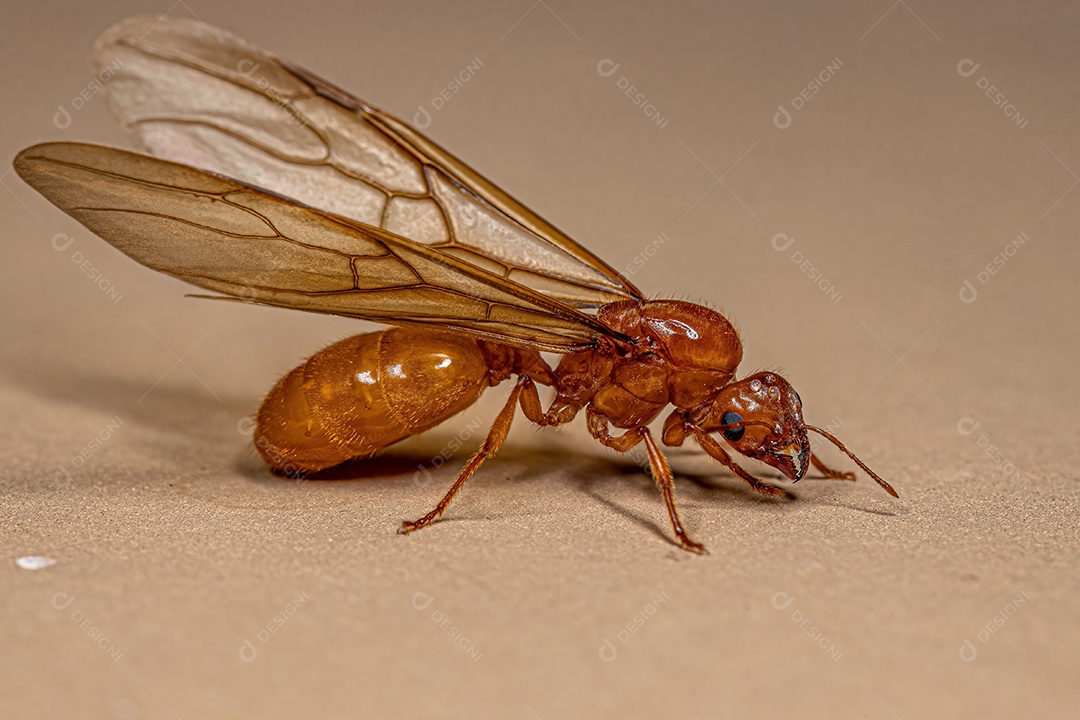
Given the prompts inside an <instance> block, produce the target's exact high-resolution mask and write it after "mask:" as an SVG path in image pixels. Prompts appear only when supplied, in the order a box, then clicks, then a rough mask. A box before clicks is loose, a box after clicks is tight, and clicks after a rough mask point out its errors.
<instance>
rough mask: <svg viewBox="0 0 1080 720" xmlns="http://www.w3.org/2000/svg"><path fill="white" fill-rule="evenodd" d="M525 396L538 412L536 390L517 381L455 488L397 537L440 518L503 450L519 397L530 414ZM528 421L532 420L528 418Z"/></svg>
mask: <svg viewBox="0 0 1080 720" xmlns="http://www.w3.org/2000/svg"><path fill="white" fill-rule="evenodd" d="M523 390H524V391H525V392H526V396H527V395H528V393H529V391H530V390H531V391H532V395H533V396H534V397H535V398H536V407H537V408H539V405H540V399H539V396H537V394H536V386H535V385H534V384H533V382H532V380H531V379H530V378H529V376H528V375H522V376H520V377H519V378H518V380H517V382H516V383H515V384H514V389H513V390H511V391H510V397H509V398H508V399H507V401H506V405H504V406H503V409H502V410H500V411H499V415H498V416H497V417H496V418H495V422H493V423H492V424H491V429H490V430H488V434H487V437H486V438H484V444H483V445H481V446H480V449H479V450H477V451H476V454H475V455H473V456H472V457H471V458H470V459H469V462H467V463H465V467H463V468H462V469H461V472H460V473H459V474H458V476H457V479H456V480H454V484H453V485H451V486H450V489H449V490H447V491H446V494H445V495H443V497H442V500H440V501H439V503H438V504H437V505H436V506H435V509H434V510H432V511H431V512H429V513H428V514H427V515H425V516H423V517H422V518H419V519H417V520H405V521H403V522H402V523H401V529H400V530H398V532H400V533H403V534H404V533H410V532H412V531H413V530H419V529H420V528H422V527H426V526H428V525H430V524H431V523H433V522H434V521H435V520H438V519H439V518H440V517H442V515H443V513H444V512H446V509H447V508H448V507H450V503H452V502H453V501H454V497H455V496H456V495H457V494H458V493H459V492H460V491H461V488H463V487H465V483H466V481H468V479H469V478H470V477H472V475H473V473H475V472H476V471H477V470H478V469H479V468H480V466H481V465H482V464H483V463H484V461H485V460H487V459H488V458H489V457H491V456H492V455H494V454H495V453H497V452H499V448H501V447H502V444H503V442H504V441H505V440H506V434H507V433H508V432H510V423H511V422H512V421H513V419H514V410H515V409H516V406H517V404H518V399H519V397H520V398H521V399H522V403H521V404H522V409H523V410H525V414H526V416H528V415H529V413H530V412H532V409H531V404H532V403H531V401H529V405H530V407H528V408H526V401H525V399H524V397H525V396H522V395H521V393H522V391H523ZM530 419H531V418H530Z"/></svg>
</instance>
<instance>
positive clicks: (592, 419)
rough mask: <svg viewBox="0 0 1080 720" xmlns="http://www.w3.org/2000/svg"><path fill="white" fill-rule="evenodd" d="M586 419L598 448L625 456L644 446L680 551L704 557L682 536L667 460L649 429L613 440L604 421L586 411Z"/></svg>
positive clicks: (698, 546)
mask: <svg viewBox="0 0 1080 720" xmlns="http://www.w3.org/2000/svg"><path fill="white" fill-rule="evenodd" d="M586 418H587V419H588V425H589V433H590V434H591V435H592V436H593V437H594V438H596V439H597V440H599V441H600V444H602V445H604V446H605V447H609V448H611V449H612V450H615V451H617V452H626V451H628V450H630V449H631V448H632V447H634V446H635V445H637V444H638V443H639V442H642V441H644V442H645V450H646V452H648V454H649V468H650V470H651V472H652V476H653V480H655V481H656V486H657V487H658V488H660V495H661V496H662V497H663V498H664V507H665V508H667V512H668V518H669V519H670V520H671V529H672V530H673V531H674V532H675V537H676V538H678V540H679V543H680V544H681V545H682V546H683V549H684V550H689V551H690V552H696V553H700V554H702V555H708V554H709V551H708V550H706V549H705V546H704V545H702V544H701V543H699V542H695V541H693V540H691V539H690V536H689V535H687V534H686V530H684V529H683V526H682V521H681V520H680V519H679V511H678V508H676V507H675V476H674V475H673V474H672V472H671V466H670V465H668V461H667V458H665V457H664V454H663V453H662V452H660V448H659V447H657V445H656V441H655V440H653V436H652V434H651V433H649V428H647V427H645V426H644V425H642V426H641V427H637V428H634V429H633V430H627V431H626V432H624V433H623V434H622V435H618V436H615V437H613V436H612V435H611V434H610V433H609V432H608V426H607V419H606V418H604V417H603V416H601V415H598V414H596V413H594V412H592V411H591V409H590V410H588V411H586Z"/></svg>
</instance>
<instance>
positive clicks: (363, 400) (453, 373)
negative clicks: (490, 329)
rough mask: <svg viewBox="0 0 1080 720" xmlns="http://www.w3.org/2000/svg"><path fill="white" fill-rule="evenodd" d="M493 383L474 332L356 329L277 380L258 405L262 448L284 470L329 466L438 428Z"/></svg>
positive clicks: (258, 434)
mask: <svg viewBox="0 0 1080 720" xmlns="http://www.w3.org/2000/svg"><path fill="white" fill-rule="evenodd" d="M486 387H488V365H487V362H486V361H485V359H484V356H483V354H482V353H481V352H480V349H479V347H478V346H477V343H476V341H475V340H473V339H471V338H469V337H467V336H462V335H456V334H451V333H444V332H438V331H431V330H420V329H411V328H392V329H389V330H383V331H381V332H374V333H368V334H366V335H355V336H353V337H350V338H346V339H345V340H342V341H340V342H338V343H335V344H333V345H331V346H329V347H327V348H325V349H323V350H321V351H320V352H318V353H317V354H315V355H313V356H312V357H311V358H310V359H309V360H308V361H307V362H305V363H304V364H302V365H300V366H299V367H297V368H295V369H293V370H292V372H290V373H289V374H288V375H286V376H285V377H283V378H282V379H281V380H279V381H278V383H277V385H275V386H274V389H273V390H271V391H270V394H269V395H267V396H266V399H265V400H264V401H263V404H262V407H260V408H259V414H258V425H257V427H256V431H255V447H256V448H257V449H258V451H259V454H260V455H262V457H263V459H265V460H266V462H267V463H268V464H269V465H270V466H271V467H272V468H274V469H275V470H277V471H278V472H282V473H285V474H290V475H291V474H296V473H304V472H313V471H317V470H323V469H325V468H329V467H333V466H334V465H338V464H340V463H342V462H345V461H347V460H352V459H355V458H362V457H367V456H370V455H372V454H374V453H376V452H378V451H379V450H382V449H383V448H385V447H388V446H389V445H392V444H394V443H396V442H398V441H399V440H403V439H405V438H407V437H409V436H411V435H416V434H418V433H421V432H424V431H425V430H428V429H430V428H432V427H434V426H435V425H438V424H439V423H441V422H443V421H444V420H446V419H447V418H449V417H450V416H452V415H454V414H456V413H458V412H460V411H461V410H464V409H465V408H466V407H468V406H469V405H471V404H472V403H473V402H475V401H476V399H477V398H478V397H479V396H480V394H481V393H482V392H483V391H484V388H486Z"/></svg>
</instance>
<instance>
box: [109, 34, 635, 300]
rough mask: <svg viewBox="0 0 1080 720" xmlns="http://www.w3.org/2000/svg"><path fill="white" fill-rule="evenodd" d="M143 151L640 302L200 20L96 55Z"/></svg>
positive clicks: (485, 189)
mask: <svg viewBox="0 0 1080 720" xmlns="http://www.w3.org/2000/svg"><path fill="white" fill-rule="evenodd" d="M94 55H95V63H96V66H97V71H98V74H99V77H101V78H107V80H106V81H105V82H104V84H103V87H104V92H105V94H106V97H107V99H108V103H109V105H110V107H111V108H112V110H113V112H114V113H115V114H116V115H117V117H118V118H119V119H120V121H121V123H122V124H123V125H124V127H125V128H126V129H127V130H128V131H129V132H130V133H131V134H132V135H133V136H134V140H135V142H136V143H137V144H138V145H139V147H140V148H142V149H144V150H146V151H148V152H150V153H151V154H153V155H157V156H158V157H163V158H167V159H169V160H174V161H177V162H183V163H186V164H189V165H193V166H195V167H201V168H205V169H208V170H211V171H213V172H216V173H220V174H222V175H226V176H228V177H234V178H238V179H240V180H242V181H243V182H245V183H249V184H251V185H254V186H257V187H261V188H266V189H268V190H272V191H273V192H276V193H280V194H282V195H285V196H287V197H292V198H295V199H297V200H299V201H300V202H302V203H304V204H306V205H310V206H311V207H316V208H321V209H323V210H327V211H329V212H331V213H334V214H336V215H341V216H344V217H348V218H351V219H353V220H358V221H360V222H362V223H365V224H367V225H371V226H375V227H380V228H383V229H384V230H388V231H390V232H393V233H395V234H398V235H403V236H405V237H408V238H410V239H411V240H414V241H416V242H418V243H422V244H425V245H427V246H429V247H433V248H437V249H438V250H440V251H441V252H444V253H447V254H450V255H453V256H455V257H457V258H460V259H462V260H465V261H467V262H469V263H472V264H475V265H477V266H479V267H482V268H485V269H487V270H490V271H491V272H493V273H496V274H498V275H501V276H502V277H504V278H506V279H509V280H513V281H515V282H518V283H521V284H523V285H526V286H528V287H531V288H533V289H535V290H538V291H540V292H543V293H544V294H546V295H548V296H549V297H553V298H557V299H559V300H562V301H563V302H566V303H569V304H571V305H575V306H578V307H596V306H598V305H602V304H604V303H608V302H613V301H616V300H624V299H627V298H640V297H641V293H640V292H639V291H638V290H637V288H635V287H634V286H633V285H632V284H631V283H630V282H629V281H628V280H626V279H625V278H624V277H622V276H621V275H620V274H619V273H618V272H617V271H615V270H614V269H613V268H611V267H610V266H609V265H607V264H606V263H604V262H603V261H601V260H600V259H599V258H597V257H596V256H595V255H593V254H592V253H590V252H589V251H588V250H586V249H585V248H583V247H581V246H580V245H578V244H577V243H576V242H574V241H573V240H571V239H570V238H569V237H567V236H566V235H565V234H563V233H562V232H560V231H559V230H558V229H556V228H555V227H554V226H552V225H551V224H550V223H548V222H546V221H545V220H543V219H542V218H540V217H539V216H538V215H536V214H535V213H533V212H532V211H531V210H529V209H528V208H526V207H525V206H523V205H521V204H520V203H518V202H517V201H516V200H514V199H513V198H511V197H510V196H509V195H507V194H506V193H504V192H503V191H501V190H500V189H499V188H497V187H496V186H494V185H493V184H492V183H490V182H489V181H487V180H486V179H484V178H483V177H481V176H480V175H479V174H478V173H476V172H475V171H474V170H472V169H471V168H469V167H468V166H467V165H465V164H464V163H463V162H461V161H460V160H458V159H457V158H455V157H454V156H452V155H450V154H449V153H448V152H446V151H445V150H443V149H442V148H440V147H439V146H438V145H436V144H435V143H433V142H432V141H431V140H429V139H428V138H426V137H425V136H424V135H422V134H421V133H420V132H418V131H417V130H416V129H414V128H413V127H411V126H409V125H408V124H406V123H404V122H402V121H401V120H398V119H397V118H395V117H393V116H391V115H389V114H387V113H385V112H383V111H382V110H379V109H377V108H374V107H372V106H371V105H369V104H367V103H365V102H363V101H362V100H359V99H357V98H355V97H352V96H351V95H349V94H348V93H346V92H344V91H343V90H340V89H338V88H336V87H334V86H333V85H331V84H329V83H327V82H325V81H323V80H321V79H319V78H318V77H316V76H314V75H312V74H311V73H309V72H307V71H305V70H302V69H301V68H299V67H296V66H294V65H292V64H290V63H289V62H287V61H285V60H282V59H280V58H278V57H277V56H275V55H273V54H271V53H269V52H267V51H265V50H262V49H260V48H258V47H255V46H254V45H251V44H250V43H248V42H246V41H244V40H242V39H240V38H237V37H235V36H233V35H230V34H229V33H227V32H225V31H224V30H220V29H217V28H212V27H210V26H208V25H206V24H204V23H202V22H199V21H197V20H186V19H173V18H168V17H163V18H155V17H136V18H131V19H128V20H125V21H123V22H121V23H119V24H118V25H116V26H114V27H113V28H111V29H110V30H108V31H106V32H105V34H103V35H102V36H101V38H99V40H98V42H97V46H96V48H95V53H94Z"/></svg>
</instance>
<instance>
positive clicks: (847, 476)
mask: <svg viewBox="0 0 1080 720" xmlns="http://www.w3.org/2000/svg"><path fill="white" fill-rule="evenodd" d="M810 462H812V463H813V464H814V467H816V468H817V469H818V471H820V472H821V474H822V475H824V476H825V477H827V478H828V479H830V480H854V479H855V473H853V472H851V471H850V470H849V471H847V472H844V471H841V470H833V469H832V468H831V467H829V466H828V465H826V464H825V463H823V462H821V461H820V460H818V457H817V455H814V454H813V453H811V454H810Z"/></svg>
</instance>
